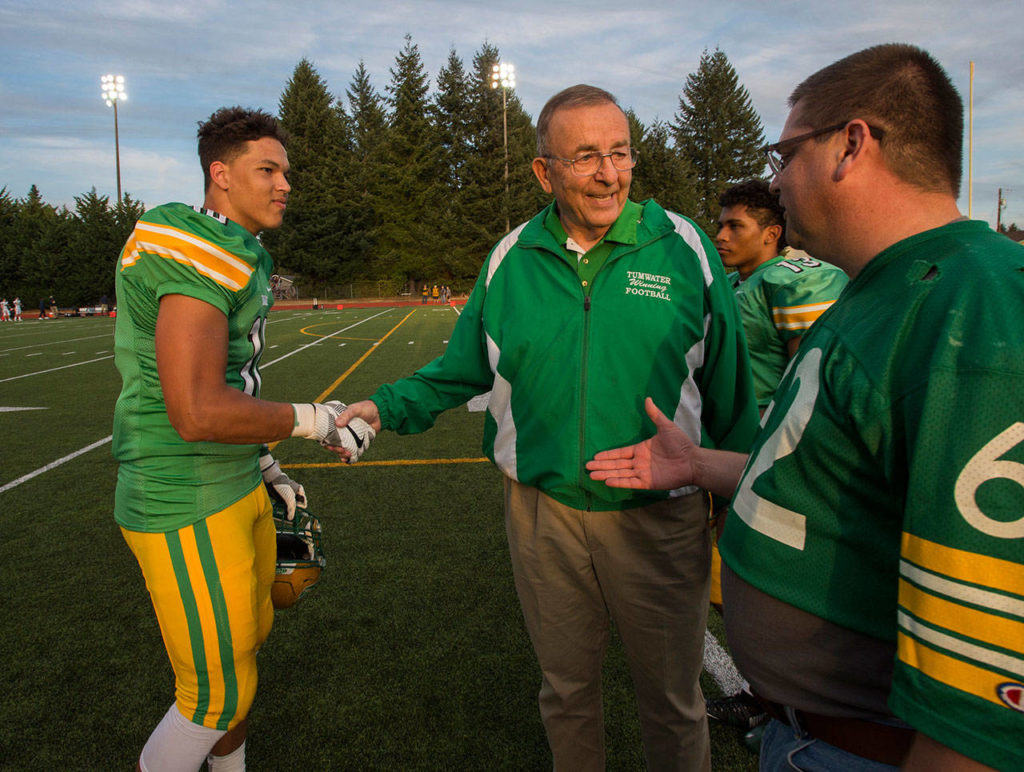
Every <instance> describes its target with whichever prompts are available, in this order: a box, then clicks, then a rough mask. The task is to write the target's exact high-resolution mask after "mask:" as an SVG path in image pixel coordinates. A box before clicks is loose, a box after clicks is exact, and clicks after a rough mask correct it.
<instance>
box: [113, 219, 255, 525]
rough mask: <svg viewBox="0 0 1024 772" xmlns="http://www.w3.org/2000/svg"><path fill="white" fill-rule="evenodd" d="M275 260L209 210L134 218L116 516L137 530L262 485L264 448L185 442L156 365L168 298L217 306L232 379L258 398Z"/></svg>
mask: <svg viewBox="0 0 1024 772" xmlns="http://www.w3.org/2000/svg"><path fill="white" fill-rule="evenodd" d="M271 270H272V262H271V259H270V255H269V254H268V253H267V251H266V250H265V249H264V248H263V247H262V246H261V245H260V243H259V242H258V241H257V240H256V238H255V237H254V236H253V235H252V234H251V233H249V232H248V231H247V230H245V229H244V228H242V227H241V226H240V225H238V224H237V223H234V222H231V221H230V220H228V219H227V218H225V217H223V216H221V215H218V214H217V213H215V212H210V211H208V210H197V209H193V208H192V207H189V206H186V205H185V204H166V205H164V206H160V207H157V208H156V209H152V210H150V211H149V212H147V213H146V214H145V215H143V217H142V218H141V219H140V220H139V222H138V223H137V224H136V226H135V229H134V230H133V231H132V234H131V236H130V237H129V239H128V241H127V243H126V244H125V246H124V249H123V250H122V252H121V256H120V259H119V260H118V267H117V276H116V286H117V301H118V306H117V322H116V327H115V330H114V361H115V363H116V364H117V369H118V370H119V371H120V373H121V378H122V388H121V395H120V396H119V397H118V400H117V404H116V406H115V408H114V440H113V453H114V457H115V458H116V459H117V460H118V461H119V462H120V467H119V469H118V480H117V493H116V496H115V505H114V517H115V519H116V520H117V522H118V523H119V524H120V525H122V526H124V527H125V528H128V529H130V530H135V531H151V532H161V531H170V530H175V529H177V528H181V527H183V526H185V525H189V524H191V523H194V522H196V521H198V520H201V519H202V518H204V517H207V516H209V515H211V514H213V513H215V512H219V511H220V510H222V509H225V508H226V507H228V506H229V505H231V504H233V503H234V502H235V501H237V500H238V499H240V498H241V497H242V496H244V495H246V494H247V493H249V492H250V491H252V490H253V489H254V488H255V487H256V486H257V485H259V484H260V482H261V476H260V472H259V466H258V453H259V446H258V445H228V444H224V443H217V442H186V441H185V440H183V439H182V438H181V437H180V436H179V435H178V432H177V431H175V429H174V427H173V426H171V423H170V420H169V419H168V416H167V407H166V405H165V404H164V398H163V392H162V390H161V388H160V377H159V375H158V373H157V367H156V349H155V336H156V320H157V313H158V311H159V308H160V299H161V298H162V297H163V296H164V295H175V294H176V295H187V296H189V297H193V298H196V299H198V300H201V301H203V302H205V303H209V304H210V305H213V306H215V307H216V308H218V309H220V310H221V311H223V312H224V315H225V316H226V317H227V321H228V361H227V370H226V372H225V380H226V382H227V384H228V385H229V386H231V387H233V388H236V389H238V390H239V391H243V392H245V393H246V394H251V395H253V396H256V397H258V396H259V393H260V374H259V369H258V365H259V360H260V355H261V353H262V351H263V340H264V329H265V326H266V318H267V312H268V311H269V310H270V306H271V305H272V303H273V296H272V294H271V292H270V274H271Z"/></svg>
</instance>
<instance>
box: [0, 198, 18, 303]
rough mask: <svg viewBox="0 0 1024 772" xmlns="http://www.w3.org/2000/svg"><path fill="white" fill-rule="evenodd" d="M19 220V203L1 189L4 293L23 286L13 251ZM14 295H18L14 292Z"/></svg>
mask: <svg viewBox="0 0 1024 772" xmlns="http://www.w3.org/2000/svg"><path fill="white" fill-rule="evenodd" d="M17 219H18V202H17V201H15V200H14V197H13V196H12V195H11V194H10V193H9V192H8V191H7V186H6V185H5V186H4V187H2V188H0V277H2V278H3V283H4V289H3V291H4V292H11V289H8V288H14V287H18V286H20V284H21V276H20V261H19V260H18V256H17V254H16V253H15V252H14V250H13V249H12V246H11V245H12V243H13V239H14V228H15V223H16V222H17ZM12 294H18V293H17V292H13V293H12Z"/></svg>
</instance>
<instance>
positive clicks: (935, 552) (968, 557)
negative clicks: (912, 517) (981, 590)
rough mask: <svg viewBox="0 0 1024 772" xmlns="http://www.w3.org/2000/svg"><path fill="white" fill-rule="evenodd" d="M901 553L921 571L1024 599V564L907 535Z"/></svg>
mask: <svg viewBox="0 0 1024 772" xmlns="http://www.w3.org/2000/svg"><path fill="white" fill-rule="evenodd" d="M902 541H903V543H902V545H901V552H902V555H903V557H904V558H906V559H907V560H909V561H911V562H913V563H915V564H917V565H918V566H920V567H921V568H924V569H927V570H928V571H933V572H935V573H937V574H942V575H943V576H945V577H947V578H949V579H950V580H953V581H958V582H970V583H971V584H973V585H980V586H981V587H988V588H991V589H993V590H999V591H1002V592H1009V593H1013V594H1015V595H1017V596H1022V589H1024V565H1021V564H1020V563H1014V562H1011V561H1009V560H1002V559H1001V558H993V557H990V556H988V555H981V554H978V553H977V552H968V551H966V550H958V549H954V548H953V547H947V546H945V545H943V544H938V543H937V542H933V541H929V540H927V539H922V538H921V537H919V536H914V535H913V534H909V533H904V534H903V540H902Z"/></svg>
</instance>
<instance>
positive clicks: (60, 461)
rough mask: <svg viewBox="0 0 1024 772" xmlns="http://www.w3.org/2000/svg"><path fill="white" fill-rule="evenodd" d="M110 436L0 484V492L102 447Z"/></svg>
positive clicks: (111, 436)
mask: <svg viewBox="0 0 1024 772" xmlns="http://www.w3.org/2000/svg"><path fill="white" fill-rule="evenodd" d="M112 438H113V435H109V436H107V437H104V438H103V439H102V440H97V441H96V442H94V443H93V444H92V445H86V446H85V447H84V448H82V449H81V450H76V451H75V452H74V453H69V454H68V455H66V456H64V458H58V459H57V460H56V461H51V462H50V463H49V464H47V465H46V466H41V467H39V468H38V469H37V470H36V471H34V472H29V473H28V474H26V475H22V476H21V477H19V478H18V479H17V480H11V481H10V482H9V483H7V484H6V485H2V486H0V493H4V492H6V491H9V490H10V489H11V488H15V487H17V486H19V485H21V484H22V483H23V482H28V481H29V480H31V479H32V478H33V477H38V476H39V475H41V474H43V472H49V471H50V470H51V469H56V468H57V467H58V466H60V465H61V464H66V463H67V462H68V461H71V460H72V459H75V458H78V457H79V456H81V455H83V454H84V453H88V452H89V451H90V450H95V449H96V448H99V447H102V446H103V445H106V444H107V443H108V442H110V440H111V439H112Z"/></svg>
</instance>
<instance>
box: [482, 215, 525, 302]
mask: <svg viewBox="0 0 1024 772" xmlns="http://www.w3.org/2000/svg"><path fill="white" fill-rule="evenodd" d="M528 222H529V221H527V222H524V223H523V224H522V225H520V226H519V227H518V228H516V229H515V230H514V231H512V232H511V233H509V234H508V235H507V236H506V237H505V238H503V239H502V240H501V241H499V242H498V246H496V247H495V248H494V249H493V250H492V251H491V258H490V261H489V262H488V264H487V279H486V280H485V281H484V287H490V286H491V278H492V277H493V276H494V274H495V272H496V271H497V270H498V267H499V266H500V265H501V263H502V261H503V260H504V259H505V255H507V254H508V253H509V250H510V249H512V247H514V246H515V245H516V242H517V241H519V234H520V233H521V232H522V230H523V228H525V227H526V226H527V224H528Z"/></svg>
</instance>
